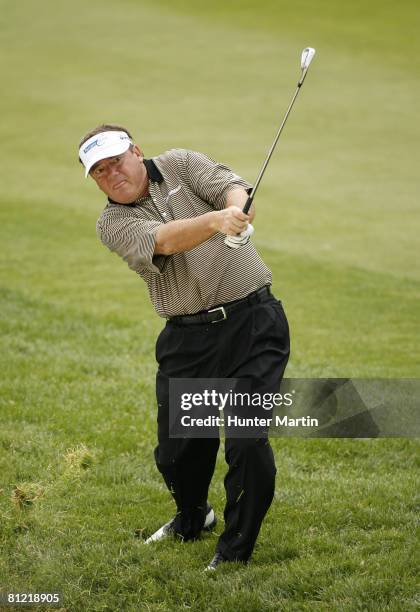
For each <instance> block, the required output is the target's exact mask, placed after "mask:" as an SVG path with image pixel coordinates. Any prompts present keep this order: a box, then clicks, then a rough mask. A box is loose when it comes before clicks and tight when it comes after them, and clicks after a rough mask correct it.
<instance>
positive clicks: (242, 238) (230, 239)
mask: <svg viewBox="0 0 420 612" xmlns="http://www.w3.org/2000/svg"><path fill="white" fill-rule="evenodd" d="M253 233H254V227H253V226H252V225H251V223H248V227H247V228H246V230H244V231H243V232H242V233H241V234H239V236H226V238H225V244H226V245H227V246H228V247H230V248H231V249H239V247H240V246H243V245H244V244H246V243H247V242H248V241H249V238H250V236H252V234H253Z"/></svg>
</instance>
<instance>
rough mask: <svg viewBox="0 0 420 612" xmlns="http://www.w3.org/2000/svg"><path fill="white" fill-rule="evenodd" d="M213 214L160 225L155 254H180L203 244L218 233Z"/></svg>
mask: <svg viewBox="0 0 420 612" xmlns="http://www.w3.org/2000/svg"><path fill="white" fill-rule="evenodd" d="M215 214H216V211H214V212H213V211H212V212H208V213H205V214H204V215H200V216H199V217H193V218H192V219H179V220H178V221H169V223H165V224H164V225H161V226H160V227H159V229H158V231H157V232H156V236H155V240H156V242H155V254H156V255H172V254H173V253H182V252H184V251H190V250H191V249H193V248H194V247H196V246H198V245H199V244H201V243H202V242H205V241H206V240H208V239H209V238H211V237H212V236H213V235H214V234H216V233H217V232H218V231H219V230H218V229H217V224H216V220H215Z"/></svg>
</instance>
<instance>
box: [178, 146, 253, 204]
mask: <svg viewBox="0 0 420 612" xmlns="http://www.w3.org/2000/svg"><path fill="white" fill-rule="evenodd" d="M186 173H187V180H188V181H189V183H190V185H191V187H192V189H193V191H194V193H196V194H197V195H198V196H199V197H200V198H201V199H202V200H205V201H206V202H208V203H209V204H211V205H212V206H214V208H216V209H217V210H222V209H223V208H225V204H226V195H227V193H228V191H230V190H231V189H234V188H235V187H243V188H244V189H245V190H247V191H248V193H249V192H250V190H251V188H252V186H251V185H250V183H248V182H247V181H245V180H244V179H243V178H241V177H240V176H238V175H237V174H235V173H234V172H233V171H232V170H231V169H230V168H228V167H227V166H225V165H223V164H219V163H217V162H215V161H213V160H212V159H210V158H209V157H207V156H206V155H204V154H203V153H197V152H196V151H186Z"/></svg>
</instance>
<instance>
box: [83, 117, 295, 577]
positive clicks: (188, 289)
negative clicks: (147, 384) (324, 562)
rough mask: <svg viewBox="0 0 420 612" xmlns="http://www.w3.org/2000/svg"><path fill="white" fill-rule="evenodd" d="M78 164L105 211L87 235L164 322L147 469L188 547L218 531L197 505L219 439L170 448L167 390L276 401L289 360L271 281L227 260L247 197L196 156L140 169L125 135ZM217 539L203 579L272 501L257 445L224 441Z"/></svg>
mask: <svg viewBox="0 0 420 612" xmlns="http://www.w3.org/2000/svg"><path fill="white" fill-rule="evenodd" d="M79 159H80V161H81V162H82V163H83V164H84V166H85V173H86V176H88V175H90V176H91V177H92V178H93V180H94V181H95V182H96V183H97V185H98V187H99V188H100V189H101V190H102V191H103V192H104V193H105V194H106V195H107V196H108V204H107V205H106V207H105V209H104V211H103V212H102V214H101V216H100V218H99V219H98V223H97V232H98V234H99V237H100V238H101V240H102V242H103V243H104V244H105V245H106V246H107V247H108V248H109V249H110V250H111V251H114V252H116V253H117V254H118V255H120V256H121V257H122V258H123V259H124V260H125V261H126V262H127V264H128V266H129V267H130V268H131V269H132V270H134V271H135V272H136V273H137V274H139V275H140V276H141V277H142V278H143V279H144V281H145V282H146V284H147V287H148V290H149V294H150V299H151V300H152V302H153V305H154V307H155V309H156V311H157V313H158V314H159V315H160V316H161V317H166V318H167V323H166V326H165V327H164V329H163V331H162V332H161V333H160V335H159V338H158V340H157V343H156V359H157V362H158V364H159V369H158V372H157V377H156V394H157V403H158V417H157V420H158V446H157V448H156V449H155V460H156V465H157V467H158V469H159V471H160V472H161V474H162V476H163V478H164V480H165V483H166V485H167V487H168V489H169V491H170V492H171V494H172V495H173V497H174V500H175V502H176V507H177V512H176V515H175V517H174V518H173V519H172V520H171V521H169V522H168V523H166V524H165V525H163V527H161V528H160V529H159V530H158V531H157V532H156V533H154V534H153V535H152V536H151V537H150V538H148V540H146V542H147V543H150V542H154V541H157V540H160V539H161V538H162V537H165V536H167V535H168V534H174V535H177V536H179V537H181V538H182V539H183V540H184V541H186V540H194V539H196V538H197V537H198V536H199V535H200V532H201V531H202V530H203V529H211V528H212V527H213V526H214V525H215V522H216V517H215V515H214V512H213V509H212V507H211V506H210V504H209V503H208V501H207V494H208V489H209V485H210V481H211V478H212V475H213V471H214V467H215V463H216V454H217V450H218V446H219V439H218V438H206V439H197V438H181V439H180V438H170V437H169V422H168V421H169V416H168V413H169V379H170V378H238V379H241V380H242V379H246V380H247V381H248V382H249V384H250V390H251V392H252V393H261V394H263V393H270V392H271V393H276V392H278V390H279V385H280V381H281V378H282V376H283V372H284V369H285V367H286V364H287V360H288V356H289V330H288V324H287V320H286V317H285V314H284V312H283V308H282V306H281V303H280V302H278V301H277V300H276V299H275V298H274V297H273V296H272V294H271V292H270V285H271V273H270V270H269V269H268V268H267V267H266V266H265V264H264V262H263V261H262V260H261V258H260V257H259V255H258V254H257V252H256V250H255V248H254V246H253V245H252V243H251V242H247V243H246V240H244V242H245V243H246V244H244V245H243V246H241V248H237V249H231V248H229V247H228V246H226V244H225V243H224V240H225V238H226V235H229V236H238V235H239V234H241V233H242V232H244V231H246V229H247V227H248V224H249V223H250V221H252V219H253V217H254V212H253V210H252V209H251V210H250V212H249V214H244V213H243V211H242V208H243V206H244V204H245V201H246V199H247V193H248V190H249V189H250V185H249V184H248V183H247V182H246V181H244V180H243V179H242V178H240V177H239V176H238V175H236V174H234V173H233V172H232V171H231V170H229V168H227V167H226V166H224V165H222V164H218V163H215V162H214V161H212V160H211V159H209V158H208V157H206V156H205V155H203V154H201V153H197V152H194V151H187V150H183V149H174V150H171V151H167V152H165V153H163V154H162V155H159V156H157V157H155V158H153V159H145V158H144V156H143V153H142V151H141V150H140V148H139V147H138V146H137V145H136V144H134V142H133V139H132V137H131V134H130V133H129V132H128V130H127V129H125V128H123V127H120V126H115V125H101V126H99V127H97V128H95V129H94V130H93V131H91V132H89V133H88V134H87V135H86V136H85V137H84V138H83V140H82V142H81V143H80V147H79ZM225 457H226V462H227V464H228V472H227V475H226V478H225V489H226V506H225V511H224V519H225V528H224V531H223V533H222V534H221V536H220V538H219V540H218V543H217V547H216V554H215V556H214V558H213V560H212V561H211V562H210V563H209V565H208V566H207V568H206V569H210V570H211V569H215V568H216V567H217V566H218V565H219V564H220V563H224V562H228V561H242V562H247V561H248V559H249V558H250V556H251V554H252V551H253V548H254V545H255V541H256V539H257V536H258V533H259V530H260V527H261V523H262V521H263V518H264V516H265V514H266V512H267V510H268V508H269V507H270V505H271V502H272V499H273V495H274V482H275V473H276V468H275V464H274V457H273V452H272V449H271V447H270V444H269V442H268V439H267V436H264V435H262V436H261V437H250V438H245V439H244V438H242V439H241V438H227V439H226V441H225Z"/></svg>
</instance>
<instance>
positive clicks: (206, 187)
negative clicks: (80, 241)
mask: <svg viewBox="0 0 420 612" xmlns="http://www.w3.org/2000/svg"><path fill="white" fill-rule="evenodd" d="M144 163H145V165H146V170H147V173H148V176H149V195H148V196H146V197H143V198H138V199H137V200H136V201H135V202H133V203H132V204H128V205H127V204H118V203H115V202H113V201H112V200H109V201H108V205H107V206H106V207H105V209H104V210H103V212H102V214H101V216H100V217H99V219H98V222H97V233H98V235H99V237H100V239H101V240H102V242H103V243H104V244H105V245H106V246H107V247H108V248H109V249H110V250H111V251H113V252H115V253H117V254H118V255H120V257H122V258H123V259H124V261H126V262H127V264H128V266H129V268H131V270H134V272H136V273H137V274H139V276H141V277H142V278H143V279H144V280H145V281H146V284H147V287H148V290H149V294H150V299H151V301H152V303H153V305H154V307H155V309H156V311H157V313H158V314H159V315H160V316H161V317H172V316H176V315H184V314H194V313H197V312H200V311H202V310H208V309H210V308H212V307H214V306H219V305H220V304H224V303H226V302H231V301H233V300H238V299H240V298H242V297H245V296H246V295H248V294H249V293H251V292H253V291H256V290H257V289H259V288H260V287H262V286H263V285H269V284H271V281H272V277H271V272H270V270H269V269H268V268H267V266H266V265H265V264H264V262H263V261H262V259H261V258H260V256H259V255H258V253H257V251H256V249H255V247H254V245H253V244H252V242H248V244H246V245H245V246H242V247H240V248H239V249H230V248H229V247H227V246H226V245H225V244H224V239H225V235H224V234H221V233H217V234H215V235H214V236H212V237H211V238H209V239H208V240H206V241H205V242H203V243H202V244H200V245H198V246H196V247H194V248H193V249H191V250H190V251H185V252H183V253H174V254H173V255H154V248H155V235H156V232H157V230H158V229H159V227H160V226H161V225H162V224H163V223H168V222H170V221H172V220H178V219H190V218H192V217H197V216H199V215H203V214H204V213H206V212H209V211H212V210H222V209H223V208H224V207H225V200H226V194H227V192H228V191H229V190H230V189H232V188H236V187H238V186H239V187H244V188H245V189H247V190H249V189H250V187H251V186H250V184H249V183H247V182H246V181H244V180H243V179H242V178H241V177H240V176H238V175H237V174H235V173H234V172H232V170H230V169H229V168H228V167H227V166H224V165H223V164H219V163H217V162H215V161H213V160H211V159H210V158H209V157H207V156H205V155H203V154H202V153H197V152H195V151H188V150H186V149H172V150H170V151H166V152H165V153H163V154H162V155H159V156H157V157H154V158H153V160H144Z"/></svg>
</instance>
